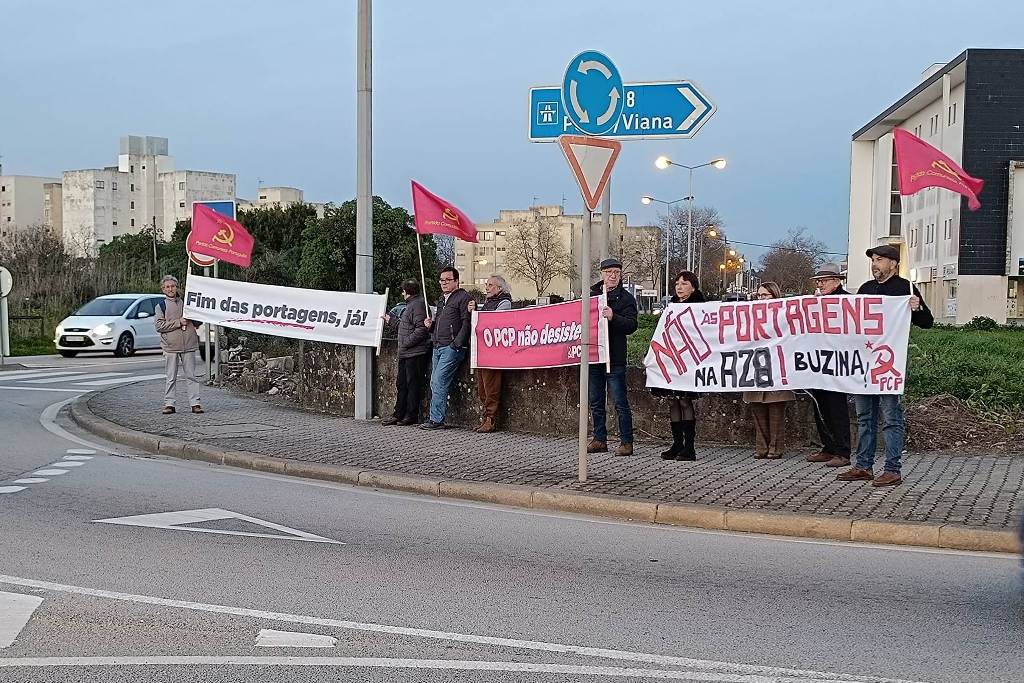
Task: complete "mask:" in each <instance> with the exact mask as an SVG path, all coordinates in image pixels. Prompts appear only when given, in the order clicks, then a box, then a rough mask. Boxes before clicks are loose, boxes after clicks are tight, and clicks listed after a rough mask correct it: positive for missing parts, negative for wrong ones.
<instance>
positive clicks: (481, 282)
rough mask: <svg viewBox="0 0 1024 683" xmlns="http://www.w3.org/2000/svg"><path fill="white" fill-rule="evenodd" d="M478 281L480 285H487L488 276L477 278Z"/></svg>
mask: <svg viewBox="0 0 1024 683" xmlns="http://www.w3.org/2000/svg"><path fill="white" fill-rule="evenodd" d="M476 283H477V284H478V285H486V284H487V278H485V277H482V278H477V281H476Z"/></svg>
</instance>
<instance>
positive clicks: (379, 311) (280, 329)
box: [185, 275, 387, 347]
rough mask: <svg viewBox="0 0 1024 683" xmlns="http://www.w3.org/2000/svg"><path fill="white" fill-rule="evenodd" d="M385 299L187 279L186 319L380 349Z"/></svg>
mask: <svg viewBox="0 0 1024 683" xmlns="http://www.w3.org/2000/svg"><path fill="white" fill-rule="evenodd" d="M386 307H387V301H386V297H385V296H383V295H380V294H356V293H355V292H327V291H322V290H319V289H300V288H298V287H279V286H277V285H260V284H256V283H253V282H238V281H236V280H219V279H214V278H209V277H203V276H201V275H189V276H188V280H187V281H186V283H185V317H186V318H188V319H189V320H196V321H199V322H204V323H210V324H212V325H220V326H221V327H232V328H234V329H237V330H247V331H249V332H258V333H260V334H273V335H277V336H279V337H291V338H293V339H309V340H311V341H323V342H331V343H333V344H349V345H352V346H372V347H379V346H380V339H381V336H382V335H383V332H384V311H385V309H386Z"/></svg>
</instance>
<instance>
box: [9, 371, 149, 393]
mask: <svg viewBox="0 0 1024 683" xmlns="http://www.w3.org/2000/svg"><path fill="white" fill-rule="evenodd" d="M163 378H164V374H163V373H160V374H151V375H132V374H129V373H127V372H114V371H111V372H93V373H90V372H83V371H81V370H26V371H17V372H0V382H2V383H3V384H0V390H8V391H54V392H63V393H68V394H82V393H86V392H89V391H94V390H96V389H99V388H102V387H111V386H114V385H117V384H128V383H130V382H144V381H148V380H153V379H163ZM7 380H10V381H9V382H8V381H7ZM76 387H77V388H76Z"/></svg>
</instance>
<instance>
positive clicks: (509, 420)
mask: <svg viewBox="0 0 1024 683" xmlns="http://www.w3.org/2000/svg"><path fill="white" fill-rule="evenodd" d="M396 351H397V349H396V345H395V342H387V341H385V342H384V345H383V346H382V347H381V352H380V355H379V356H378V357H377V363H376V368H375V371H376V387H375V392H376V393H375V397H374V398H375V405H376V407H377V410H376V413H377V415H381V416H387V415H390V414H391V411H392V408H393V406H394V402H395V373H396V370H397V366H398V361H397V359H396ZM297 367H298V369H299V372H300V373H301V382H300V383H299V390H298V392H297V394H296V395H295V400H296V401H297V402H298V403H300V404H301V405H302V406H303V407H304V408H307V409H310V410H315V411H317V412H324V413H330V414H335V415H346V416H350V415H352V414H353V412H354V408H355V406H354V402H355V399H354V396H355V391H354V386H355V383H354V382H355V380H354V372H355V360H354V354H353V353H352V348H351V347H344V346H338V345H334V344H319V343H307V344H305V347H304V351H303V353H302V355H301V357H300V358H297ZM628 373H629V374H628V378H627V379H628V386H629V387H630V391H629V400H630V405H631V406H632V409H633V423H634V430H635V432H636V436H635V438H636V440H637V441H647V440H653V441H667V440H669V439H670V438H671V437H670V431H669V421H668V404H667V402H666V401H664V400H662V399H658V398H656V397H654V396H652V395H651V393H650V392H649V391H647V389H645V388H644V372H643V370H642V369H641V368H629V370H628ZM578 376H579V370H578V369H577V368H574V367H573V368H554V369H548V370H519V371H509V372H506V373H505V378H504V388H503V391H502V404H501V412H500V415H499V427H500V428H501V429H506V430H510V431H519V432H531V433H536V434H548V435H555V434H557V435H563V436H565V435H572V434H576V432H577V419H578V418H577V416H578V410H579V401H578V395H579V381H578ZM289 393H290V392H289ZM428 394H429V390H428ZM608 409H609V417H608V427H609V433H610V434H616V433H617V429H616V426H615V424H616V423H615V411H614V408H613V407H612V405H611V401H610V400H609V401H608ZM787 410H788V414H787V425H788V426H789V434H788V443H789V444H790V445H792V446H808V445H810V444H811V443H812V442H813V440H815V439H816V438H817V437H816V435H817V432H816V429H815V426H814V416H813V412H812V404H811V403H810V401H809V400H808V399H806V398H805V397H801V398H800V399H799V400H797V401H796V402H793V403H790V404H788V407H787ZM423 414H424V416H425V415H426V408H425V406H424V413H423ZM697 416H698V420H699V422H698V433H699V438H700V440H702V441H708V442H714V443H723V444H753V439H754V431H753V423H752V421H751V418H750V413H749V410H748V408H747V406H746V404H744V403H743V401H742V400H741V398H740V395H739V394H708V395H706V396H704V397H703V398H701V399H700V400H699V401H698V402H697ZM447 421H448V422H449V423H450V424H452V425H455V426H465V427H470V426H475V425H476V424H478V423H479V421H480V405H479V402H478V401H477V397H476V384H475V381H474V379H473V376H472V375H471V374H470V371H469V364H468V363H467V364H466V365H465V366H464V367H463V369H462V371H461V372H460V374H459V377H458V380H457V381H456V384H455V386H454V387H453V389H452V394H451V398H450V401H449V411H448V419H447ZM852 423H853V420H851V427H852ZM612 438H613V437H610V440H611V439H612ZM855 438H856V437H855V436H854V440H855Z"/></svg>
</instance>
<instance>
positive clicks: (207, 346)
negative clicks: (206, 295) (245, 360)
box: [203, 261, 217, 382]
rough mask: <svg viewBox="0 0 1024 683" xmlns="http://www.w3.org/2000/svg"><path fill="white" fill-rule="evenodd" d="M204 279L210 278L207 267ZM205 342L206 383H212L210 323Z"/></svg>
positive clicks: (204, 270)
mask: <svg viewBox="0 0 1024 683" xmlns="http://www.w3.org/2000/svg"><path fill="white" fill-rule="evenodd" d="M213 264H214V266H216V265H217V262H216V261H214V262H213ZM203 277H210V269H209V267H205V266H204V267H203ZM203 341H204V345H205V350H206V381H207V382H212V381H213V375H212V374H211V367H210V363H212V362H213V358H211V357H210V323H206V339H205V340H203Z"/></svg>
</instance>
